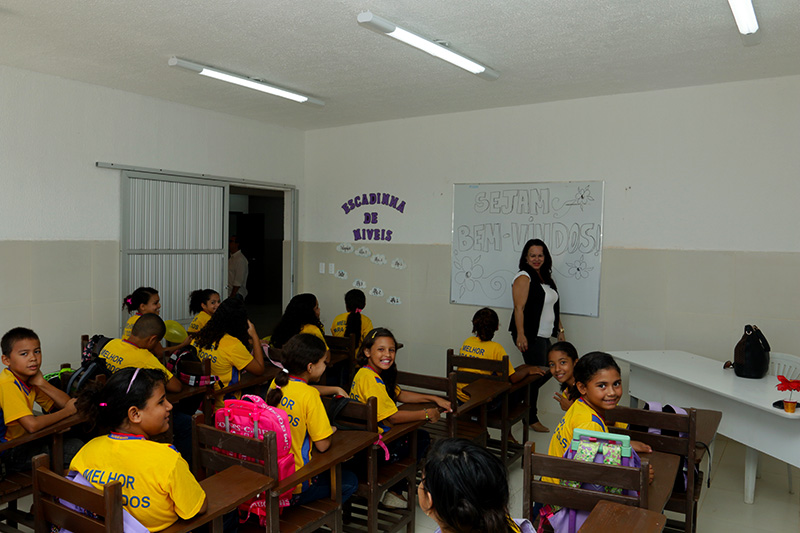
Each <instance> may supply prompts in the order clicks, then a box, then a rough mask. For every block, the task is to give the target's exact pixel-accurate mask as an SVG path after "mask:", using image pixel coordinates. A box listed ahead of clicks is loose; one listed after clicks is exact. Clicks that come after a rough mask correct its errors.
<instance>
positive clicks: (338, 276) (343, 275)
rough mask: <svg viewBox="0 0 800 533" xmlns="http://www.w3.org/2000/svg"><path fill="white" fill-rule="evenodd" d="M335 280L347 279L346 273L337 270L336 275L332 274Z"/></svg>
mask: <svg viewBox="0 0 800 533" xmlns="http://www.w3.org/2000/svg"><path fill="white" fill-rule="evenodd" d="M334 277H335V278H336V279H347V272H345V271H344V270H337V271H336V274H334Z"/></svg>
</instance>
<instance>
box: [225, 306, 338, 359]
mask: <svg viewBox="0 0 800 533" xmlns="http://www.w3.org/2000/svg"><path fill="white" fill-rule="evenodd" d="M316 306H317V297H316V296H314V295H313V294H311V293H310V292H306V293H303V294H297V295H295V296H294V297H293V298H292V299H291V300H289V304H288V305H287V306H286V310H285V311H284V312H283V316H282V317H281V320H280V322H278V325H277V326H275V331H273V332H272V338H271V339H270V341H269V343H270V344H271V345H272V346H275V347H276V348H280V347H281V346H283V345H284V344H286V341H288V340H289V339H291V338H292V337H294V336H295V335H297V334H298V333H300V330H301V329H302V328H303V326H305V325H306V324H312V325H314V326H317V327H318V328H320V329H322V322H320V321H319V318H317V315H316V313H315V312H314V308H315V307H316ZM217 312H219V311H217Z"/></svg>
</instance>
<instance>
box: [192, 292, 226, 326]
mask: <svg viewBox="0 0 800 533" xmlns="http://www.w3.org/2000/svg"><path fill="white" fill-rule="evenodd" d="M219 304H220V299H219V293H218V292H217V291H215V290H214V289H198V290H196V291H192V293H191V294H190V295H189V312H190V313H194V315H195V316H194V319H193V320H192V323H191V324H189V328H188V330H187V331H188V333H189V335H191V334H193V333H197V332H198V331H200V330H201V329H203V326H205V325H206V324H207V323H208V321H209V320H210V319H211V316H212V315H213V314H214V312H215V311H216V310H217V308H218V307H219Z"/></svg>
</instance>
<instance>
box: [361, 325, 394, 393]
mask: <svg viewBox="0 0 800 533" xmlns="http://www.w3.org/2000/svg"><path fill="white" fill-rule="evenodd" d="M381 337H389V338H390V339H392V342H393V343H394V347H395V349H397V339H395V338H394V335H393V334H392V332H391V331H389V330H388V329H386V328H375V329H373V330H372V331H370V332H369V333H367V336H366V337H364V340H363V341H362V342H361V348H359V349H358V355H356V363H358V366H362V367H363V366H366V365H367V356H366V355H365V354H364V352H365V351H367V350H370V349H371V348H372V346H373V345H374V344H375V341H376V340H377V339H379V338H381ZM381 381H383V384H384V386H385V387H386V394H388V395H389V398H391V399H392V401H395V400H396V398H395V396H396V393H397V359H395V361H394V363H392V366H391V367H389V368H387V369H386V370H384V371H382V372H381Z"/></svg>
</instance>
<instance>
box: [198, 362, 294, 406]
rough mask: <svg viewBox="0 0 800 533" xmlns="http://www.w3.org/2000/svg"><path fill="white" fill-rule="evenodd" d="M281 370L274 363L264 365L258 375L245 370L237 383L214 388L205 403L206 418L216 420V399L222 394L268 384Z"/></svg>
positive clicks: (223, 395)
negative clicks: (262, 371) (261, 372)
mask: <svg viewBox="0 0 800 533" xmlns="http://www.w3.org/2000/svg"><path fill="white" fill-rule="evenodd" d="M280 371H281V370H280V369H279V368H278V367H276V366H273V365H266V364H265V365H264V373H263V374H261V375H260V376H256V375H255V374H250V373H249V372H244V373H243V374H242V375H241V377H240V379H239V381H238V382H237V383H233V384H231V385H228V386H226V387H223V388H221V389H217V388H214V389H213V391H212V392H211V397H210V398H209V401H208V402H207V403H205V404H204V410H203V414H204V415H205V419H206V420H214V410H215V408H214V405H215V402H216V399H217V398H219V397H220V396H222V397H223V398H224V397H225V396H226V395H227V394H233V393H235V392H240V391H243V390H245V389H251V388H255V387H258V386H260V385H266V384H268V383H270V382H271V381H272V380H273V379H275V376H277V375H278V372H280Z"/></svg>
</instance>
